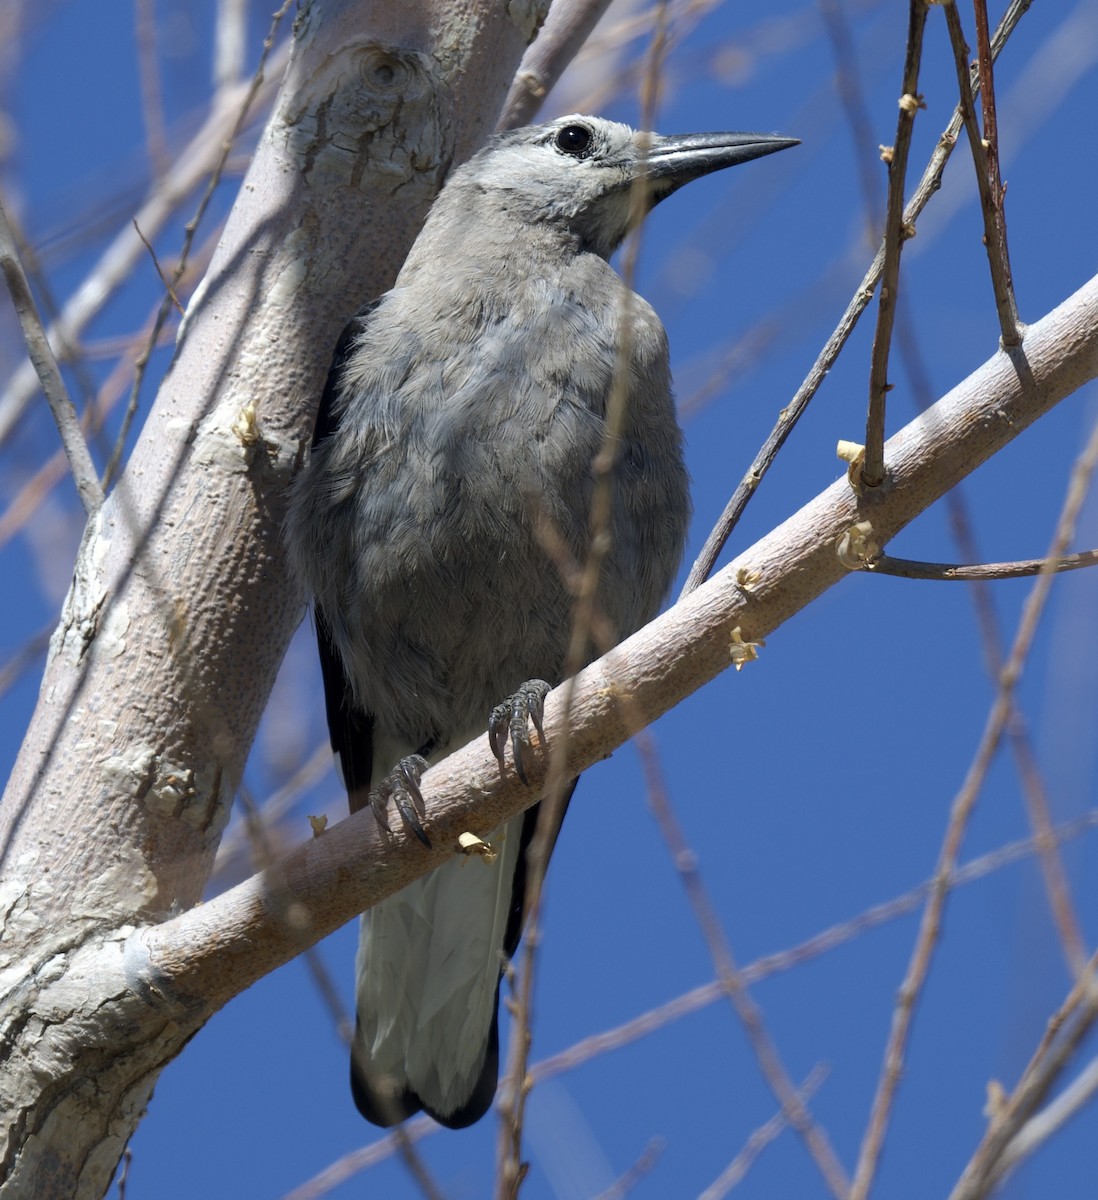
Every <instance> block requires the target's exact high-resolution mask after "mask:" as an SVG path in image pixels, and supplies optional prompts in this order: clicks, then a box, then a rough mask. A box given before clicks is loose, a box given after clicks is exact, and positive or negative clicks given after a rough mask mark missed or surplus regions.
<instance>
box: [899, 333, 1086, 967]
mask: <svg viewBox="0 0 1098 1200" xmlns="http://www.w3.org/2000/svg"><path fill="white" fill-rule="evenodd" d="M902 317H903V314H901V318H902ZM897 332H898V336H899V346H900V354H901V357H902V358H903V360H904V365H905V367H906V369H907V372H908V375H909V377H910V383H911V393H912V397H913V399H914V400H915V402H916V405H917V406H918V408H919V411H923V410H924V409H926V408H927V407H929V405H930V404H932V403H933V400H934V395H933V389H932V388H931V385H930V381H929V379H928V378H927V373H926V369H925V365H924V363H923V360H922V356H921V354H920V353H919V348H918V343H917V342H916V340H915V333H914V329H913V327H912V322H911V321H910V320H903V319H901V322H900V324H899V326H898V327H897ZM964 497H965V493H964V489H963V487H955V488H951V489H950V491H949V492H947V493H946V496H945V505H946V516H947V519H948V522H949V526H950V530H951V531H952V534H953V538H954V541H955V542H956V543H957V549H958V551H959V552H960V554H961V555H962V557H966V558H969V559H971V560H975V559H977V558H978V557H979V555H978V553H977V548H976V540H975V537H974V535H973V532H972V522H971V520H970V519H969V515H968V508H967V505H966V502H965V498H964ZM1042 561H1043V560H1042ZM969 594H970V595H971V597H972V601H973V605H974V607H975V609H976V621H977V624H978V625H979V629H980V636H981V639H982V641H983V648H984V662H985V665H986V667H987V671H988V674H989V675H990V677H991V678H992V679H993V680H995V679H998V678H999V673H1000V671H1001V670H1002V667H1003V657H1004V653H1005V652H1004V649H1003V638H1002V634H1001V633H1000V630H999V621H998V616H997V614H996V612H995V606H994V604H993V603H992V601H991V588H990V587H989V584H988V582H987V581H986V580H972V581H971V582H970V583H969ZM1007 736H1008V739H1009V742H1010V749H1011V753H1012V754H1013V755H1014V761H1015V765H1016V767H1017V771H1018V779H1019V782H1020V783H1021V786H1022V795H1023V796H1024V797H1025V803H1026V809H1027V811H1028V814H1029V821H1030V825H1031V826H1032V828H1033V835H1034V841H1035V843H1036V846H1037V856H1038V861H1039V863H1040V867H1041V875H1042V877H1043V879H1044V884H1045V891H1046V892H1047V894H1048V901H1049V908H1050V910H1051V912H1052V919H1053V921H1054V922H1055V925H1056V931H1057V933H1058V934H1059V936H1060V944H1061V946H1062V947H1063V950H1064V958H1065V960H1066V962H1067V964H1068V967H1069V969H1070V970H1071V972H1072V974H1073V975H1075V976H1077V975H1078V974H1079V972H1080V971H1081V970H1082V969H1083V965H1084V963H1085V962H1086V957H1087V953H1086V942H1085V940H1084V937H1083V933H1082V925H1081V923H1080V921H1079V917H1078V914H1077V913H1076V911H1075V906H1074V904H1073V903H1072V899H1071V889H1070V887H1069V885H1068V879H1067V872H1066V870H1065V869H1064V863H1063V859H1062V857H1061V855H1060V852H1059V848H1058V845H1057V841H1056V835H1055V830H1054V829H1053V824H1052V813H1051V809H1050V806H1049V802H1048V796H1047V794H1046V789H1045V785H1044V781H1043V779H1042V777H1041V771H1040V769H1039V767H1038V765H1037V756H1036V754H1035V753H1034V749H1033V744H1032V741H1031V739H1030V737H1029V733H1028V730H1027V728H1026V722H1025V719H1024V717H1023V716H1022V713H1021V712H1020V711H1019V710H1018V709H1017V708H1015V709H1014V711H1013V712H1012V713H1011V716H1010V720H1009V722H1008V723H1007Z"/></svg>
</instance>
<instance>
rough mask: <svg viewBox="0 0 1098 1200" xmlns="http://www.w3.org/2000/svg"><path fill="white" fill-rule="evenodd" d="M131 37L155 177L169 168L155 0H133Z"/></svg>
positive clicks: (148, 148) (147, 149) (150, 160)
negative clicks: (157, 51) (132, 30)
mask: <svg viewBox="0 0 1098 1200" xmlns="http://www.w3.org/2000/svg"><path fill="white" fill-rule="evenodd" d="M134 18H135V19H134V40H135V42H136V44H137V75H138V79H139V81H140V85H141V115H142V118H143V119H144V122H145V150H146V153H147V154H148V156H149V165H150V166H151V168H152V174H153V178H154V179H159V178H160V177H161V176H162V175H164V174H165V173H166V171H167V169H168V138H167V133H166V132H165V128H164V95H163V89H162V88H161V86H160V64H159V62H158V61H157V57H156V12H155V8H154V0H136V3H135V13H134Z"/></svg>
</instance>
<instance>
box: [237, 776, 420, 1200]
mask: <svg viewBox="0 0 1098 1200" xmlns="http://www.w3.org/2000/svg"><path fill="white" fill-rule="evenodd" d="M237 795H238V798H239V800H240V803H241V806H242V808H243V810H244V825H245V829H246V830H247V834H248V840H249V842H250V844H251V848H252V854H253V856H254V858H255V865H256V866H257V867H258V868H260V869H264V870H265V869H267V868H269V867H270V865H271V863H272V862H273V861H274V859H275V855H274V853H273V847H272V846H271V843H270V839H269V838H268V836H267V830H266V828H265V826H264V824H263V816H262V814H261V812H260V810H259V806H258V805H257V804H256V802H255V799H254V798H253V797H252V795H251V794H250V793H249V792H248V790H247V789H246V788H244V787H243V786H242V787H240V788H239V790H238V793H237ZM270 899H271V903H272V904H275V905H278V906H279V907H281V908H283V909H284V919H285V921H286V923H287V926H289V927H295V928H305V927H307V926H308V924H309V914H308V912H305V911H299V910H300V909H302V908H303V906H302V905H300V904H299V903H297V902H296V901H294V900H292V899H291V898H290V897H289V895H279V894H278V893H277V891H275V890H273V889H272V894H271V897H270ZM302 957H303V958H304V960H305V966H306V968H307V969H308V972H309V974H310V976H312V980H313V985H314V986H315V987H316V990H317V993H318V994H319V996H320V998H321V1000H322V1001H323V1003H324V1006H325V1008H326V1009H327V1010H328V1013H329V1015H330V1016H331V1019H332V1024H333V1025H334V1027H335V1030H336V1034H337V1035H338V1036H339V1038H340V1040H341V1041H342V1042H343V1043H344V1044H345V1045H347V1046H350V1045H351V1041H352V1031H353V1026H352V1023H351V1019H350V1017H349V1016H348V1015H347V1011H346V1009H345V1008H344V1007H343V1002H342V1000H341V999H340V996H339V989H338V988H337V987H336V985H335V983H334V982H333V980H332V977H331V975H330V974H329V972H328V968H327V967H326V966H325V965H324V960H323V959H322V958H321V957H320V953H319V952H318V950H317V948H316V947H315V946H309V947H307V948H306V949H305V950H304V951H303V952H302ZM392 1137H393V1138H394V1141H395V1148H396V1151H397V1153H398V1154H399V1155H400V1158H401V1160H402V1161H403V1163H404V1166H405V1168H406V1169H407V1171H408V1173H409V1175H411V1177H412V1178H413V1179H414V1180H415V1182H416V1185H417V1186H418V1188H419V1190H420V1192H422V1194H423V1195H424V1197H426V1200H442V1190H441V1189H440V1188H439V1186H438V1184H437V1183H435V1181H434V1179H433V1178H432V1177H431V1173H430V1171H428V1170H427V1166H426V1164H425V1163H424V1162H423V1159H422V1158H421V1157H420V1155H419V1153H418V1151H417V1150H416V1149H415V1146H414V1145H413V1139H412V1138H411V1137H409V1135H408V1133H407V1131H406V1130H405V1129H404V1128H403V1127H398V1128H397V1129H395V1130H394V1131H393V1134H392Z"/></svg>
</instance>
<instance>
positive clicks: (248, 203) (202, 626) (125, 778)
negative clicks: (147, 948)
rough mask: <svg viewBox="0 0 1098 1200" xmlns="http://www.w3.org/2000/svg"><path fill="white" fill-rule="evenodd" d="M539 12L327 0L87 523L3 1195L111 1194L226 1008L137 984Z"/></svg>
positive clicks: (65, 645)
mask: <svg viewBox="0 0 1098 1200" xmlns="http://www.w3.org/2000/svg"><path fill="white" fill-rule="evenodd" d="M542 7H543V5H541V4H539V0H529V3H527V4H524V3H521V2H520V3H513V4H510V5H501V4H497V3H494V2H489V0H464V2H457V3H455V2H454V0H421V2H420V3H416V4H407V3H404V2H402V0H397V2H394V3H391V4H388V5H379V4H375V3H366V2H364V0H339V2H334V0H333V2H329V3H325V4H323V5H315V6H310V5H307V4H306V5H305V6H304V7H303V10H302V12H301V13H300V15H299V17H298V20H297V23H296V27H295V45H294V48H293V52H292V55H291V59H290V64H289V67H288V70H287V74H286V79H285V81H284V84H283V87H282V89H281V92H280V95H279V100H278V103H277V105H276V109H275V112H274V114H273V116H272V117H271V119H270V122H269V123H268V126H267V128H266V131H265V133H264V135H263V137H262V140H261V142H260V145H259V148H258V150H257V153H256V156H255V159H254V161H253V163H252V165H251V168H250V170H249V172H248V176H247V178H246V180H245V182H244V185H243V187H242V188H241V191H240V195H239V198H238V200H237V203H236V205H235V207H234V208H233V212H232V215H231V217H230V219H229V222H228V225H227V227H226V230H225V234H224V237H223V239H222V241H221V244H220V246H219V249H218V251H217V254H216V256H215V258H214V261H213V263H212V265H211V267H210V271H209V273H208V275H207V277H206V279H205V281H204V283H203V285H202V287H201V288H200V289H199V292H198V294H197V295H196V296H195V297H194V299H193V301H192V303H191V304H190V307H189V310H188V313H187V317H186V320H185V322H184V324H183V326H182V329H181V332H180V335H179V340H178V347H177V352H176V355H175V360H174V362H173V363H172V366H171V369H170V371H169V373H168V375H167V377H166V379H165V380H164V383H163V385H162V387H161V389H160V393H159V395H158V397H157V401H156V404H155V406H154V408H153V410H152V412H151V413H150V415H149V418H148V420H147V422H146V424H145V427H144V430H143V432H142V435H141V438H140V441H139V443H138V445H137V446H136V448H135V450H134V453H133V457H132V459H131V461H130V463H129V466H128V468H127V470H126V473H125V475H124V477H123V478H122V480H121V481H120V483H119V485H118V487H117V488H116V489H115V491H114V493H113V494H112V495H111V497H110V498H109V500H108V501H107V503H106V504H105V505H104V506H103V508H102V509H101V511H100V512H99V513H98V514H97V515H96V516H95V517H94V518H93V519H92V520H91V521H90V522H89V526H88V530H87V533H86V535H85V538H84V542H83V545H82V547H81V551H80V556H79V560H78V562H77V565H76V569H75V575H74V582H73V585H72V589H71V591H70V594H69V597H68V599H67V601H66V604H65V608H64V612H63V614H62V619H61V624H60V626H59V628H58V630H57V632H56V634H55V636H54V639H53V642H52V645H51V653H50V658H49V662H48V664H47V667H46V672H45V678H44V680H43V683H42V689H41V694H40V696H39V701H38V706H37V709H36V711H35V714H34V718H33V721H32V724H31V727H30V730H29V732H28V734H27V737H26V740H25V743H24V745H23V748H22V751H21V753H20V756H19V759H18V762H17V764H16V767H15V770H14V773H13V775H12V778H11V780H10V781H9V785H8V788H7V791H6V793H5V797H4V802H3V806H2V808H0V847H2V852H3V864H4V866H3V884H2V886H0V919H2V920H3V922H4V937H3V952H2V959H0V970H2V972H3V974H2V981H3V982H2V992H0V997H2V999H0V1005H2V1008H0V1016H2V1019H3V1023H2V1026H0V1028H2V1036H0V1113H2V1114H3V1116H2V1117H0V1120H2V1122H3V1130H2V1141H0V1181H2V1182H0V1194H3V1195H5V1196H27V1197H32V1196H33V1197H35V1198H36V1200H42V1198H46V1197H51V1196H58V1197H66V1198H69V1197H75V1196H79V1197H97V1196H100V1195H102V1193H103V1191H104V1189H105V1188H106V1186H107V1184H108V1182H109V1180H110V1176H111V1173H112V1171H113V1169H114V1167H115V1164H116V1163H117V1161H118V1158H119V1155H120V1153H121V1151H122V1149H123V1147H124V1145H125V1143H126V1140H127V1138H128V1137H129V1135H130V1133H131V1132H132V1131H133V1129H134V1127H135V1125H136V1123H137V1121H138V1120H139V1118H140V1116H141V1114H142V1112H143V1110H144V1108H145V1105H146V1103H147V1101H148V1098H149V1096H150V1094H151V1092H152V1088H153V1085H154V1083H155V1081H156V1077H157V1074H158V1072H159V1070H160V1069H161V1067H162V1066H163V1065H164V1063H166V1062H167V1061H168V1060H169V1059H170V1058H172V1057H173V1056H174V1055H175V1054H176V1053H178V1052H179V1050H180V1048H181V1047H182V1046H183V1044H184V1043H185V1041H186V1040H187V1038H188V1037H190V1036H191V1034H192V1033H193V1032H194V1030H195V1029H197V1028H198V1026H199V1025H200V1024H201V1023H202V1021H203V1020H205V1019H206V1017H207V1016H208V1015H209V1012H210V1011H212V1010H211V1006H210V1004H209V1002H208V1000H207V998H205V997H201V996H195V997H192V998H190V999H189V1000H188V1001H186V1002H180V1003H168V1002H167V1001H166V999H165V998H164V997H163V996H161V995H158V994H157V993H155V992H143V991H140V990H135V989H134V988H133V986H132V984H133V983H134V982H135V981H134V980H133V979H132V978H130V977H128V976H127V972H126V958H125V955H124V953H123V951H122V947H123V945H124V942H125V938H126V937H127V935H128V934H129V933H132V932H133V929H134V927H135V926H141V925H148V924H154V923H156V922H158V921H161V920H163V919H165V918H166V917H167V916H169V915H170V914H172V913H177V912H179V911H181V910H184V909H188V908H190V907H191V906H193V905H194V904H195V903H197V902H198V900H199V899H200V897H201V894H202V890H203V886H204V884H205V881H206V879H207V877H208V874H209V870H210V866H211V863H212V861H213V856H214V852H215V850H216V848H217V843H218V839H219V836H220V833H221V830H222V829H223V827H224V825H225V822H226V820H227V819H228V815H229V809H230V805H231V802H232V797H233V794H234V791H235V789H236V786H237V783H238V781H239V779H240V775H241V771H242V769H243V766H244V762H245V759H246V757H247V754H248V751H249V748H250V746H251V743H252V738H253V736H254V733H255V729H256V725H257V723H258V720H259V717H260V714H261V713H262V711H263V707H264V705H265V703H266V700H267V696H268V693H269V691H270V688H271V685H272V683H273V680H274V677H275V673H276V671H277V669H278V665H279V663H280V662H281V660H282V656H283V653H284V651H285V648H286V645H287V643H288V641H289V638H290V635H291V634H292V632H293V630H294V628H295V626H296V625H297V623H298V621H299V620H300V619H301V616H302V613H303V599H302V597H301V596H300V595H299V594H298V592H297V591H296V590H295V588H294V587H293V585H292V584H291V583H290V582H289V580H288V579H287V578H286V570H285V565H284V558H283V553H282V548H281V544H280V537H279V529H280V522H281V517H282V495H283V492H284V488H285V485H286V482H287V480H288V479H289V478H290V475H291V472H292V469H293V467H294V464H295V463H296V462H297V461H298V460H299V458H300V456H301V453H302V450H303V447H304V446H305V445H306V444H307V437H308V432H309V430H310V428H311V422H312V416H313V413H314V412H315V405H316V402H317V400H318V398H319V395H320V391H321V388H322V385H323V380H324V374H325V372H326V370H327V367H328V363H329V360H330V356H331V351H332V347H333V345H334V344H335V340H336V338H337V336H338V333H339V329H340V327H341V325H342V323H343V322H344V321H345V320H346V319H347V318H348V317H349V316H350V314H351V313H352V312H353V311H354V310H355V309H356V308H357V307H358V306H359V305H360V304H361V303H363V302H364V301H366V300H368V299H370V298H372V297H373V296H375V295H377V294H379V293H380V292H381V291H383V290H384V289H385V288H386V287H387V286H388V285H389V284H390V283H391V281H392V279H393V277H394V276H395V274H396V271H397V269H398V267H399V265H400V262H401V260H402V259H403V257H404V254H405V253H406V251H407V249H408V247H409V246H410V244H411V242H412V240H413V238H414V236H415V234H416V231H417V230H418V228H419V225H420V223H421V222H422V219H423V217H424V215H425V213H426V211H427V209H428V207H429V205H430V203H431V201H432V199H433V198H434V196H435V194H436V192H437V190H438V188H439V185H440V184H441V182H442V180H443V178H444V176H445V174H446V172H447V171H448V170H449V168H450V166H451V165H452V164H453V163H455V162H457V161H460V160H462V159H464V158H466V157H468V155H469V154H470V153H471V152H472V151H473V150H474V149H476V147H477V146H478V145H479V144H480V143H481V142H482V141H483V139H484V137H485V135H486V134H487V133H488V132H489V131H490V130H491V129H492V127H493V125H494V124H495V121H496V119H497V116H498V113H499V109H500V105H501V103H502V100H503V98H504V96H505V95H506V92H507V88H508V85H509V84H510V82H511V80H512V78H513V76H514V74H515V70H516V68H517V67H518V64H519V62H520V59H521V57H522V54H523V51H524V50H525V48H526V46H527V44H528V43H529V41H530V39H531V37H532V36H533V34H534V32H535V31H536V29H537V26H538V24H539V22H540V19H541V17H542V16H543V12H542V11H541V9H542Z"/></svg>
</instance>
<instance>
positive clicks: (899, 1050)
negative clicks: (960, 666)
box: [852, 425, 1098, 1200]
mask: <svg viewBox="0 0 1098 1200" xmlns="http://www.w3.org/2000/svg"><path fill="white" fill-rule="evenodd" d="M1096 466H1098V425H1095V428H1094V431H1093V433H1092V434H1091V438H1090V441H1089V443H1088V445H1087V447H1086V449H1085V451H1084V452H1083V455H1082V457H1081V458H1080V459H1079V461H1078V463H1077V464H1076V466H1075V469H1074V470H1073V472H1072V476H1071V480H1070V482H1069V485H1068V493H1067V497H1066V498H1065V501H1064V507H1063V511H1062V512H1061V515H1060V520H1059V522H1058V524H1057V528H1056V533H1055V536H1054V537H1053V539H1052V544H1051V546H1050V548H1049V553H1048V555H1047V557H1048V558H1049V559H1050V560H1056V559H1058V558H1060V557H1061V556H1062V555H1063V551H1064V548H1065V546H1066V545H1067V544H1068V542H1069V540H1070V538H1071V535H1072V532H1073V531H1074V528H1075V522H1076V519H1077V517H1078V514H1079V510H1080V508H1081V507H1082V503H1083V500H1084V499H1085V497H1086V493H1087V489H1088V487H1089V484H1090V479H1091V476H1092V474H1093V472H1094V469H1095V467H1096ZM1053 574H1054V572H1053V571H1051V570H1045V571H1044V572H1042V573H1041V574H1040V575H1039V576H1038V577H1037V580H1036V582H1035V583H1034V585H1033V588H1032V590H1031V592H1030V595H1029V597H1028V599H1027V600H1026V604H1025V606H1024V608H1023V611H1022V618H1021V620H1020V622H1019V624H1018V631H1017V634H1016V635H1015V639H1014V645H1013V646H1012V648H1011V652H1010V655H1009V657H1008V659H1007V662H1006V665H1005V666H1004V667H1003V670H1002V672H1001V673H1000V677H999V691H998V695H997V696H996V698H995V702H994V704H993V705H992V708H991V711H990V713H989V714H988V719H987V724H986V726H985V728H984V733H983V736H982V737H981V739H980V744H979V746H978V747H977V750H976V753H975V755H974V757H973V761H972V765H971V767H970V768H969V772H968V775H967V777H966V778H965V781H964V784H963V786H962V787H961V790H960V791H959V792H958V794H957V796H956V797H955V799H954V801H953V806H952V810H951V812H950V818H949V824H948V826H947V828H946V834H945V838H944V840H943V843H942V848H941V851H940V852H939V856H938V868H937V872H936V877H935V883H934V887H933V889H932V890H931V893H930V896H929V898H928V899H927V904H926V907H925V909H924V910H923V918H922V921H921V923H920V926H919V933H918V936H917V938H916V942H915V948H914V950H913V952H912V956H911V961H910V964H909V966H908V970H907V974H906V976H905V978H904V981H903V984H902V986H901V988H900V993H899V1001H898V1002H897V1006H896V1010H895V1012H894V1014H893V1020H892V1030H891V1033H890V1034H889V1039H888V1045H887V1048H886V1050H885V1056H884V1064H883V1066H882V1070H881V1078H880V1082H879V1084H878V1088H877V1094H876V1096H875V1097H874V1101H873V1110H872V1112H871V1114H870V1120H869V1126H868V1128H867V1130H866V1135H865V1140H864V1142H863V1144H862V1152H861V1155H860V1157H859V1160H858V1169H857V1172H856V1174H855V1178H854V1190H853V1193H852V1197H853V1200H862V1198H863V1197H865V1196H866V1195H867V1194H868V1191H869V1188H870V1186H871V1184H872V1182H873V1177H874V1174H875V1173H876V1168H877V1162H878V1159H879V1156H880V1152H881V1148H882V1146H883V1144H884V1136H885V1132H886V1130H887V1127H888V1120H889V1116H890V1113H891V1108H892V1101H893V1098H894V1096H895V1093H896V1089H897V1087H898V1086H899V1081H900V1075H901V1073H902V1070H903V1060H904V1054H905V1051H906V1047H907V1040H908V1036H909V1033H910V1030H911V1025H912V1022H913V1020H914V1015H915V1006H916V1003H917V1002H918V998H919V996H920V994H921V991H922V988H923V985H924V983H925V981H926V977H927V973H928V972H929V969H930V960H931V958H932V956H933V952H934V949H935V947H936V945H937V941H938V937H939V935H940V932H941V925H942V916H943V913H944V911H945V903H946V898H947V897H948V895H949V892H950V889H951V886H952V884H951V881H952V876H953V872H954V870H955V868H956V864H957V857H958V855H959V853H960V848H961V842H962V840H963V838H964V834H965V831H966V830H967V828H968V822H969V819H970V817H971V815H972V812H973V810H974V808H975V805H976V799H977V797H978V796H979V793H980V789H981V788H982V786H983V782H984V779H985V777H986V775H987V771H988V768H989V767H990V765H991V761H992V758H993V756H994V754H995V751H996V749H997V748H998V745H999V741H1000V739H1001V738H1002V735H1003V731H1004V729H1005V727H1006V724H1007V722H1008V720H1009V719H1010V715H1011V713H1012V711H1013V693H1014V688H1015V685H1016V684H1017V682H1018V680H1019V678H1020V677H1021V674H1022V668H1023V665H1024V663H1025V660H1026V656H1027V655H1028V653H1029V648H1030V646H1031V645H1032V643H1033V638H1034V635H1035V634H1036V630H1037V624H1038V621H1039V620H1040V617H1041V614H1042V612H1043V611H1044V606H1045V602H1046V601H1047V599H1048V595H1049V591H1050V589H1051V586H1052V579H1053Z"/></svg>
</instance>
